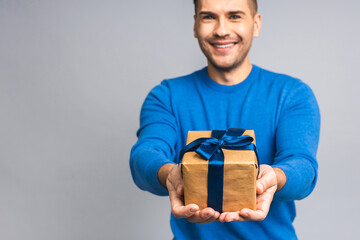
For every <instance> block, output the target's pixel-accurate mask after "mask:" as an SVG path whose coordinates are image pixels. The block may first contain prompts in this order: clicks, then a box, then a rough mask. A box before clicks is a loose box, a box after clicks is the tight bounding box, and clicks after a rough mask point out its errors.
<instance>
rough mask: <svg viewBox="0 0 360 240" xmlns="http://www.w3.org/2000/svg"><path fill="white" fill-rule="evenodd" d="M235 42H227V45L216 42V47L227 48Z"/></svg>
mask: <svg viewBox="0 0 360 240" xmlns="http://www.w3.org/2000/svg"><path fill="white" fill-rule="evenodd" d="M233 45H234V43H229V44H226V45H217V44H214V46H215V47H217V48H227V47H231V46H233Z"/></svg>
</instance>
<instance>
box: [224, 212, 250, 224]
mask: <svg viewBox="0 0 360 240" xmlns="http://www.w3.org/2000/svg"><path fill="white" fill-rule="evenodd" d="M246 220H247V219H245V218H244V217H242V216H240V215H239V212H223V213H222V214H221V215H220V217H219V221H220V222H232V221H239V222H243V221H246Z"/></svg>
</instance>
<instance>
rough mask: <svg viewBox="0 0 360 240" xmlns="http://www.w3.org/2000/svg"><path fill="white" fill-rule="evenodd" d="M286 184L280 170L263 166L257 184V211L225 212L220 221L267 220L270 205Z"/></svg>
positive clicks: (245, 209) (283, 174)
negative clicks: (276, 193) (277, 192)
mask: <svg viewBox="0 0 360 240" xmlns="http://www.w3.org/2000/svg"><path fill="white" fill-rule="evenodd" d="M285 182H286V176H285V173H284V172H283V171H282V170H281V169H278V168H272V167H271V166H269V165H261V166H260V173H259V178H258V180H257V183H256V192H257V194H258V195H257V197H256V211H254V210H251V209H248V208H244V209H242V210H241V211H237V212H223V213H222V214H221V215H220V217H219V221H221V222H231V221H240V222H242V221H262V220H264V219H265V218H266V216H267V214H268V212H269V209H270V204H271V202H272V199H273V197H274V194H275V192H276V191H277V190H280V189H281V188H282V187H283V186H284V185H285Z"/></svg>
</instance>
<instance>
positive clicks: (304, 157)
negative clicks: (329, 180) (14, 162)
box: [130, 65, 320, 240]
mask: <svg viewBox="0 0 360 240" xmlns="http://www.w3.org/2000/svg"><path fill="white" fill-rule="evenodd" d="M228 128H245V129H253V130H254V131H255V136H256V145H257V148H258V154H259V162H260V164H269V165H271V166H273V167H278V168H281V169H282V170H283V171H284V172H285V174H286V176H287V181H286V184H285V186H284V187H283V188H282V189H281V190H280V191H279V192H277V193H276V194H275V196H274V200H273V202H272V204H271V207H270V211H269V213H268V216H267V217H266V219H265V220H264V221H261V222H253V221H249V222H230V223H220V222H212V223H209V224H203V225H200V224H196V223H190V222H188V221H187V220H186V219H176V218H175V217H174V216H173V215H171V228H172V231H173V233H174V236H175V239H207V240H208V239H257V240H258V239H287V240H288V239H296V233H295V230H294V227H293V224H292V223H293V221H294V218H295V215H296V212H295V204H294V200H299V199H302V198H305V197H306V196H308V195H309V194H310V193H311V191H312V190H313V189H314V187H315V184H316V179H317V169H318V165H317V161H316V151H317V146H318V141H319V131H320V114H319V108H318V105H317V102H316V99H315V96H314V94H313V92H312V91H311V89H310V88H309V87H308V86H307V85H306V84H305V83H303V82H302V81H300V80H298V79H294V78H292V77H289V76H287V75H282V74H277V73H273V72H270V71H267V70H264V69H261V68H259V67H257V66H255V65H253V68H252V71H251V73H250V74H249V76H248V77H247V78H246V79H245V80H244V81H243V82H241V83H239V84H237V85H233V86H225V85H221V84H218V83H216V82H215V81H213V80H212V79H211V78H210V77H209V76H208V74H207V71H206V68H204V69H202V70H200V71H197V72H194V73H192V74H190V75H187V76H183V77H179V78H175V79H170V80H164V81H163V82H162V83H161V84H160V85H158V86H156V87H155V88H154V89H153V90H152V91H151V92H150V93H149V95H148V96H147V98H146V100H145V102H144V104H143V107H142V110H141V117H140V129H139V130H138V132H137V136H138V141H137V143H136V144H135V145H134V146H133V148H132V151H131V156H130V168H131V173H132V176H133V179H134V182H135V183H136V185H137V186H138V187H139V188H141V189H143V190H146V191H149V192H151V193H153V194H156V195H162V196H164V195H167V194H168V192H167V189H166V188H164V187H163V186H162V185H161V184H160V182H159V180H158V178H157V172H158V170H159V168H160V167H161V166H162V165H163V164H166V163H174V162H176V160H177V157H178V155H179V152H180V150H181V149H182V148H183V147H184V144H185V142H186V135H187V132H188V131H190V130H214V129H216V130H226V129H228Z"/></svg>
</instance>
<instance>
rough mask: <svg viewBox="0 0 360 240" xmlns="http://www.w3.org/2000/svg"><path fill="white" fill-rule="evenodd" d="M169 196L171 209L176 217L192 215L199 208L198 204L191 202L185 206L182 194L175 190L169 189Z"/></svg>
mask: <svg viewBox="0 0 360 240" xmlns="http://www.w3.org/2000/svg"><path fill="white" fill-rule="evenodd" d="M169 198H170V203H171V211H172V213H173V215H174V217H176V218H185V217H190V216H192V215H193V214H195V212H196V211H198V210H199V206H197V205H196V204H189V205H186V206H184V202H183V200H182V196H180V195H178V194H177V193H176V191H175V190H172V191H169Z"/></svg>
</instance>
